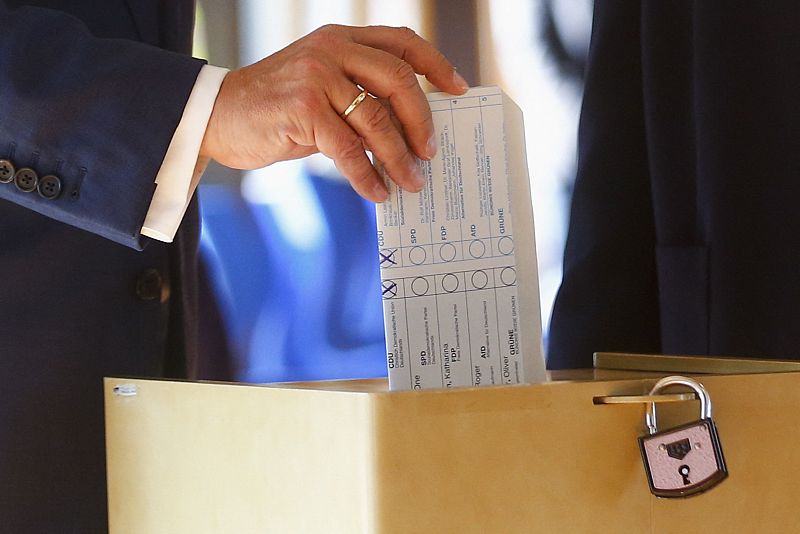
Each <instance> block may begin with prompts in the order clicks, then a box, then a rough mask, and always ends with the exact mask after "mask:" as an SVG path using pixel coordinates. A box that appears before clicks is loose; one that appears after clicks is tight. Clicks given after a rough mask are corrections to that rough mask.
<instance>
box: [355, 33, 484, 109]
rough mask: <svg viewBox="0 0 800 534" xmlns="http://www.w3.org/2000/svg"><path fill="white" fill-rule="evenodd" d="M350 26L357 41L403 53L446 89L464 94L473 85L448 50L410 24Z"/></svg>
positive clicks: (414, 64)
mask: <svg viewBox="0 0 800 534" xmlns="http://www.w3.org/2000/svg"><path fill="white" fill-rule="evenodd" d="M348 30H349V32H350V37H351V38H352V39H353V40H354V41H355V42H357V43H359V44H363V45H366V46H371V47H373V48H379V49H381V50H385V51H386V52H389V53H390V54H392V55H395V56H397V57H399V58H400V59H402V60H404V61H405V62H407V63H408V64H409V65H411V66H412V67H414V71H415V72H417V73H418V74H423V75H424V76H425V77H426V78H427V79H428V81H430V82H431V83H432V84H433V85H435V86H436V87H438V88H439V89H441V90H442V91H446V92H448V93H450V94H454V95H460V94H463V93H464V92H466V90H467V89H469V86H468V85H467V82H466V81H465V80H464V78H462V77H461V75H460V74H458V72H456V69H455V67H454V66H453V64H452V63H450V62H449V61H448V60H447V58H446V57H444V54H442V53H441V52H440V51H439V50H438V49H437V48H436V47H435V46H433V45H432V44H431V43H429V42H428V41H426V40H425V39H423V38H422V37H420V36H419V35H417V34H416V32H414V30H412V29H410V28H392V27H390V26H365V27H349V28H348Z"/></svg>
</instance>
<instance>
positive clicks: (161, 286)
mask: <svg viewBox="0 0 800 534" xmlns="http://www.w3.org/2000/svg"><path fill="white" fill-rule="evenodd" d="M136 296H137V297H139V300H144V301H148V300H156V299H159V300H160V301H161V302H166V300H167V299H168V298H169V284H168V283H166V281H165V280H164V278H163V277H162V276H161V273H159V272H158V270H156V269H147V270H146V271H144V272H143V273H142V274H140V275H139V278H138V279H137V280H136Z"/></svg>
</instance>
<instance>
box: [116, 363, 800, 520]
mask: <svg viewBox="0 0 800 534" xmlns="http://www.w3.org/2000/svg"><path fill="white" fill-rule="evenodd" d="M663 374H666V373H661V374H659V373H657V372H656V373H649V374H648V373H641V372H638V373H637V372H612V371H602V372H601V371H592V370H588V371H583V372H572V373H567V374H565V375H564V374H562V375H559V376H558V378H559V379H558V380H555V379H554V380H552V381H550V382H547V383H543V384H538V385H529V386H509V387H488V388H475V389H455V390H430V391H409V392H389V391H387V388H386V383H385V382H384V381H380V380H372V381H350V382H322V383H313V384H311V383H308V384H287V385H278V386H257V385H243V384H224V383H192V382H170V381H153V380H131V379H124V378H108V379H106V383H105V395H106V397H105V402H106V425H107V430H106V435H107V454H108V458H107V461H108V498H109V520H110V527H111V532H112V533H113V534H122V533H147V534H157V533H170V534H174V533H184V532H186V533H193V534H199V533H225V534H229V533H251V532H253V533H255V532H275V533H317V532H319V533H340V532H341V533H348V534H350V533H352V534H355V533H401V532H402V533H450V532H452V533H472V532H475V533H490V534H495V533H516V532H520V533H522V532H524V533H531V532H533V533H536V532H543V533H561V532H563V533H582V532H586V533H603V532H608V533H644V532H648V533H650V532H658V533H673V532H674V533H685V532H690V531H691V532H713V533H728V532H736V533H746V532H754V533H755V532H758V533H761V532H769V533H780V532H787V533H788V532H800V511H798V507H797V503H798V500H799V499H800V451H798V442H800V373H795V372H786V373H762V374H737V375H702V376H697V377H696V378H698V380H699V381H700V382H702V383H703V385H705V387H706V389H707V390H708V392H709V393H710V395H711V398H712V401H713V417H714V420H715V421H716V423H717V427H718V429H719V434H720V439H721V442H722V447H723V450H724V454H725V458H726V461H727V466H728V470H729V473H730V476H729V477H728V479H726V480H724V481H723V482H722V483H721V484H720V485H718V486H717V487H715V488H713V489H712V490H710V491H708V492H706V493H704V494H701V495H697V496H694V497H690V498H687V499H658V498H656V497H654V496H652V495H651V494H650V493H649V491H648V485H647V480H646V477H645V472H644V469H643V466H642V460H641V456H640V453H639V448H638V443H637V438H638V437H639V436H640V435H642V434H643V433H645V432H646V428H645V424H644V412H645V405H644V404H642V403H637V402H623V403H610V404H609V403H604V402H605V401H606V400H608V399H609V397H610V398H612V399H615V398H618V397H620V396H622V397H626V396H631V395H642V394H646V393H647V392H649V390H650V388H651V387H652V386H653V384H654V383H655V381H656V379H657V378H658V377H659V376H661V375H663ZM673 397H680V395H673ZM683 397H684V398H683V400H684V401H685V402H672V403H660V404H659V411H658V415H659V423H660V425H661V426H662V427H668V426H669V425H676V424H679V423H683V422H688V421H691V420H694V419H697V418H698V417H699V408H698V402H696V401H694V400H686V399H687V398H690V397H693V396H689V395H684V396H683Z"/></svg>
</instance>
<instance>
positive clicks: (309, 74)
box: [294, 52, 327, 79]
mask: <svg viewBox="0 0 800 534" xmlns="http://www.w3.org/2000/svg"><path fill="white" fill-rule="evenodd" d="M294 68H295V70H296V73H297V75H298V77H300V78H303V79H316V78H319V77H320V76H322V73H323V72H325V71H326V70H327V65H325V62H324V61H323V60H322V59H321V58H320V57H319V56H318V55H316V54H313V53H311V52H306V53H302V54H299V55H298V56H297V57H296V58H295V60H294Z"/></svg>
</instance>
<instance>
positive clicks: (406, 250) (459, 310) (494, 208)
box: [376, 87, 545, 390]
mask: <svg viewBox="0 0 800 534" xmlns="http://www.w3.org/2000/svg"><path fill="white" fill-rule="evenodd" d="M428 103H429V104H430V107H431V113H432V116H433V122H434V128H435V131H436V140H437V142H438V146H439V150H438V152H437V154H436V157H435V158H433V159H432V160H431V161H419V165H420V168H421V169H422V173H423V176H427V183H426V185H425V187H424V189H423V190H422V191H421V192H419V193H409V192H408V191H404V190H402V189H400V188H398V187H397V186H396V185H395V184H394V182H392V181H391V180H389V179H388V178H387V177H386V176H384V178H385V179H386V185H387V188H388V189H389V198H388V200H386V201H385V202H383V203H382V204H379V205H377V206H376V210H377V221H378V251H379V254H378V258H379V261H380V269H381V296H382V299H383V314H384V323H385V331H386V355H387V363H388V367H389V386H390V389H392V390H407V389H429V388H451V387H459V386H487V385H500V384H519V383H534V382H540V381H542V380H544V376H545V371H544V357H543V350H542V327H541V319H540V308H539V282H538V273H537V264H536V247H535V242H534V231H533V212H532V208H531V196H530V183H529V180H528V166H527V160H526V155H525V134H524V130H523V124H522V112H521V111H520V109H519V108H518V107H517V105H516V104H515V103H514V102H513V101H512V100H511V99H510V98H508V96H506V95H505V94H504V93H503V92H502V91H501V90H500V89H499V88H497V87H475V88H472V89H470V90H469V91H468V92H467V93H466V94H464V95H462V96H453V95H449V94H447V93H433V94H429V95H428Z"/></svg>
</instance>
